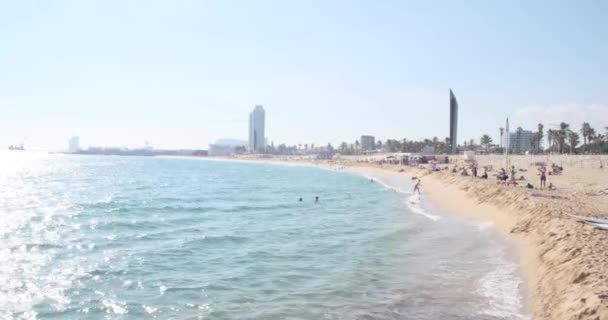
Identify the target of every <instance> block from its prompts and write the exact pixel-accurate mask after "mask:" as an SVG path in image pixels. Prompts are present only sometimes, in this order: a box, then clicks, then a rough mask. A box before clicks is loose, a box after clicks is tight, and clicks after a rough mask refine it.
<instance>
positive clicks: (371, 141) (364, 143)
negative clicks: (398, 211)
mask: <svg viewBox="0 0 608 320" xmlns="http://www.w3.org/2000/svg"><path fill="white" fill-rule="evenodd" d="M374 149H376V138H374V136H361V151H370V150H374Z"/></svg>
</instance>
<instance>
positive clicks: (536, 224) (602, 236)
mask: <svg viewBox="0 0 608 320" xmlns="http://www.w3.org/2000/svg"><path fill="white" fill-rule="evenodd" d="M480 158H481V157H480ZM360 159H361V158H355V159H348V158H341V159H338V160H337V161H336V160H333V161H328V160H314V159H312V158H308V159H306V158H302V157H282V158H252V157H239V158H215V159H213V160H220V161H239V162H249V163H261V164H280V165H296V166H309V167H317V168H322V169H331V170H344V169H346V170H350V171H356V172H358V173H368V174H372V175H373V174H374V173H380V174H383V175H386V174H390V175H398V176H409V177H414V176H415V177H419V178H422V187H423V189H422V191H423V193H426V194H427V195H428V197H429V199H430V200H431V201H432V203H433V204H434V205H436V206H437V207H438V209H440V210H441V211H442V213H444V214H446V215H453V216H455V217H461V218H466V219H472V220H475V221H478V222H490V223H491V224H492V227H493V228H494V229H495V231H496V232H497V233H498V235H499V236H501V237H502V238H504V239H505V240H506V241H508V242H509V244H511V245H512V247H513V248H514V249H515V250H514V253H515V255H516V259H517V262H518V267H519V270H520V276H521V278H522V280H523V282H524V283H525V286H526V287H525V288H526V290H523V291H520V292H522V294H523V302H524V305H523V306H524V310H525V311H526V312H527V313H528V314H529V315H530V316H531V318H532V319H543V320H544V319H589V320H602V319H608V282H607V281H606V279H608V253H606V243H608V232H606V231H601V230H597V229H595V228H593V227H592V226H590V225H586V224H582V223H580V222H578V221H576V220H574V219H573V218H572V217H570V216H569V214H581V215H591V216H597V217H604V218H605V217H606V216H607V215H608V193H602V192H608V184H606V183H605V182H604V179H606V178H605V176H603V175H602V174H598V172H597V170H596V169H591V168H588V167H587V168H583V167H582V166H581V168H580V169H579V168H577V167H569V168H567V170H568V172H569V173H570V172H572V173H570V175H567V176H564V175H560V176H557V177H550V179H551V180H552V181H554V182H557V184H558V187H560V189H559V191H548V190H539V189H533V190H529V189H525V188H520V187H519V188H518V187H507V186H504V185H497V184H496V182H495V181H493V180H491V179H490V180H480V179H473V178H472V177H470V176H468V177H463V176H460V175H459V174H452V173H450V172H448V170H442V171H440V172H433V171H431V170H429V169H427V168H424V167H419V168H416V167H406V166H401V165H390V164H384V165H382V164H378V163H374V162H369V161H365V160H363V161H362V160H360ZM207 160H211V159H207ZM479 160H480V163H481V164H483V161H487V159H483V158H482V159H479ZM524 168H526V167H524ZM528 170H529V171H530V172H531V174H535V173H536V169H535V168H534V167H532V166H531V165H530V166H529V167H527V170H523V171H524V174H528V173H527V171H528ZM594 170H596V171H594ZM604 172H605V171H600V173H604ZM581 175H585V177H584V178H585V179H587V180H591V181H592V183H588V184H586V185H583V184H582V183H581V181H583V179H581V177H580V176H581ZM532 182H534V183H536V181H535V180H532ZM600 188H603V189H601V190H600V191H597V190H599V189H600ZM603 190H606V191H603ZM591 193H593V194H591ZM602 195H605V196H607V197H599V196H602Z"/></svg>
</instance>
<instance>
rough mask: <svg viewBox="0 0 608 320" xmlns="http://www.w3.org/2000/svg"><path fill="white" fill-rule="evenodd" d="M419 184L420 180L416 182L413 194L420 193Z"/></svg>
mask: <svg viewBox="0 0 608 320" xmlns="http://www.w3.org/2000/svg"><path fill="white" fill-rule="evenodd" d="M421 182H422V181H421V180H420V179H418V182H416V185H415V186H414V192H418V193H420V185H421V184H420V183H421Z"/></svg>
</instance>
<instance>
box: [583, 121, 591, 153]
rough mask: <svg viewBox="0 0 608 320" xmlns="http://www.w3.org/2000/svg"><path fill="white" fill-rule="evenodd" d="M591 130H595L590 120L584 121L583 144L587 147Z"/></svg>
mask: <svg viewBox="0 0 608 320" xmlns="http://www.w3.org/2000/svg"><path fill="white" fill-rule="evenodd" d="M591 130H593V128H591V125H590V124H589V122H583V125H582V126H581V135H582V136H583V146H585V147H586V146H587V141H588V140H589V137H590V136H591Z"/></svg>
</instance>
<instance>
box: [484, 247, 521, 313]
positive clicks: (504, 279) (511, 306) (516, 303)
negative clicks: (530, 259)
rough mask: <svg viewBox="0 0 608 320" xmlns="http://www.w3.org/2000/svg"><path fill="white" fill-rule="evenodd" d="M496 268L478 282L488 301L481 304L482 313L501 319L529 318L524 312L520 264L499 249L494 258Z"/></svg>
mask: <svg viewBox="0 0 608 320" xmlns="http://www.w3.org/2000/svg"><path fill="white" fill-rule="evenodd" d="M492 260H493V261H492V262H493V264H494V265H495V268H494V270H492V271H490V272H488V273H487V274H486V275H484V276H483V277H482V278H481V279H480V280H479V282H478V286H477V291H478V292H479V294H481V295H482V296H484V297H486V298H487V299H488V301H487V302H486V303H484V304H483V305H482V306H480V308H479V311H478V313H479V314H481V315H486V316H492V317H497V318H501V319H514V320H527V319H529V317H527V316H525V315H524V314H523V313H522V309H523V305H522V300H521V293H520V286H521V285H522V281H521V280H520V278H519V277H518V266H517V264H515V263H512V262H509V261H507V259H506V258H505V257H504V252H502V251H499V253H498V255H497V256H496V257H494V258H493V259H492Z"/></svg>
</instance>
